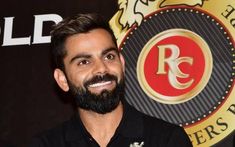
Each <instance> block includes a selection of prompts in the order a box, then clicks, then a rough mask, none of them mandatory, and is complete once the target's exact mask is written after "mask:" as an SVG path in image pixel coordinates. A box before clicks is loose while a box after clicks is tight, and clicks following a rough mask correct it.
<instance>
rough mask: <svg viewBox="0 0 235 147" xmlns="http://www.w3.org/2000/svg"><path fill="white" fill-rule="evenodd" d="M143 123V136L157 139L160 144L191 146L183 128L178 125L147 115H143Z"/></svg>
mask: <svg viewBox="0 0 235 147" xmlns="http://www.w3.org/2000/svg"><path fill="white" fill-rule="evenodd" d="M143 124H144V134H145V136H149V138H155V139H158V140H159V142H160V144H167V146H174V145H175V144H181V147H192V144H191V141H190V139H189V136H188V135H187V133H186V132H185V130H184V128H182V127H180V126H178V125H175V124H172V123H168V122H166V121H164V120H161V119H158V118H154V117H150V116H147V115H143Z"/></svg>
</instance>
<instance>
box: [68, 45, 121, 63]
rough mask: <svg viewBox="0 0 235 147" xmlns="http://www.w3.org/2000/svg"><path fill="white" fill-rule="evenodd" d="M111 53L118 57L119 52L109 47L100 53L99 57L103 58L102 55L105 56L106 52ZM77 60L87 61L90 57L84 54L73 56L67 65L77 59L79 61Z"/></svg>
mask: <svg viewBox="0 0 235 147" xmlns="http://www.w3.org/2000/svg"><path fill="white" fill-rule="evenodd" d="M111 51H115V52H116V53H117V54H118V55H119V51H118V49H117V48H115V47H111V48H107V49H105V50H104V51H102V53H101V55H102V56H103V55H105V54H107V53H108V52H111ZM79 58H88V59H89V58H91V55H89V54H86V53H81V54H78V55H76V56H74V57H73V58H72V59H71V60H70V62H69V63H70V64H71V63H72V62H74V60H77V59H79Z"/></svg>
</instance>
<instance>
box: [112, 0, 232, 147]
mask: <svg viewBox="0 0 235 147" xmlns="http://www.w3.org/2000/svg"><path fill="white" fill-rule="evenodd" d="M234 18H235V2H234V1H233V0H228V1H220V0H213V1H212V0H208V1H203V0H199V1H198V0H191V1H187V0H181V1H175V0H159V1H145V2H144V1H138V0H136V1H135V0H133V1H128V3H127V2H126V1H125V0H119V11H118V12H117V13H116V14H115V15H114V17H113V18H112V20H111V21H110V23H111V26H112V27H113V30H114V33H115V35H116V37H117V42H118V45H119V48H120V49H121V50H122V53H123V56H124V58H125V60H126V73H125V75H126V99H127V101H128V102H129V103H130V104H132V105H133V106H135V107H136V108H137V109H138V110H140V111H142V112H144V113H146V114H148V115H151V116H154V117H157V118H161V119H163V120H165V121H168V122H171V123H174V124H178V125H180V126H182V127H184V128H185V130H186V132H187V133H188V135H189V137H190V139H191V140H192V143H193V146H202V147H205V146H215V147H217V145H218V146H220V145H221V144H223V142H221V141H222V140H223V139H224V138H227V137H229V136H231V134H233V132H234V130H235V123H234V122H235V88H234V85H235V81H234V77H235V43H234V38H235V25H234V24H235V23H234V22H235V19H234Z"/></svg>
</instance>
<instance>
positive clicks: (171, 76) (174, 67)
mask: <svg viewBox="0 0 235 147" xmlns="http://www.w3.org/2000/svg"><path fill="white" fill-rule="evenodd" d="M157 47H158V49H159V60H158V69H157V72H156V74H166V73H167V72H166V70H165V64H167V65H168V66H169V71H168V80H169V82H170V84H171V86H173V87H174V88H176V89H185V88H188V87H190V86H191V85H192V83H193V82H194V79H191V80H189V81H188V82H186V83H181V82H179V81H178V79H177V78H188V77H189V74H185V73H183V72H182V71H181V70H180V69H179V65H180V64H181V63H184V62H186V63H188V64H190V65H192V64H193V59H192V58H190V57H180V58H179V55H180V50H179V47H178V46H176V45H173V44H168V45H159V46H157ZM167 50H170V51H171V56H169V57H168V58H167V57H166V51H167Z"/></svg>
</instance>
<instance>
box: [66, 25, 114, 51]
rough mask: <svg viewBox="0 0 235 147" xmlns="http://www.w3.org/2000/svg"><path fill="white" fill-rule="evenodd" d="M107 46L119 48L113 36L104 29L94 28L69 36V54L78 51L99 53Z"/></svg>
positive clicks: (67, 43)
mask: <svg viewBox="0 0 235 147" xmlns="http://www.w3.org/2000/svg"><path fill="white" fill-rule="evenodd" d="M107 48H117V47H116V44H115V43H114V42H113V40H112V36H111V35H110V34H109V32H108V31H106V30H104V29H94V30H91V31H89V32H87V33H80V34H75V35H73V36H70V37H68V38H67V40H66V42H65V49H66V52H67V55H70V54H77V53H91V54H92V53H99V52H102V50H105V49H107Z"/></svg>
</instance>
